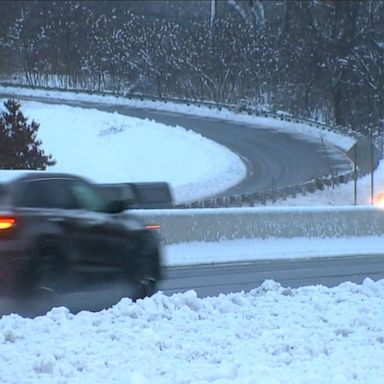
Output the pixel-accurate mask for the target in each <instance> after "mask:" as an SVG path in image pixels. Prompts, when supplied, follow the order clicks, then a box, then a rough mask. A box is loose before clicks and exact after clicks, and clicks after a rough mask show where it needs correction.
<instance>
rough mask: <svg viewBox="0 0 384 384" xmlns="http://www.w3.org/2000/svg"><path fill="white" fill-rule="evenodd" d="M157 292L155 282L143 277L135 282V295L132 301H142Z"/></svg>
mask: <svg viewBox="0 0 384 384" xmlns="http://www.w3.org/2000/svg"><path fill="white" fill-rule="evenodd" d="M157 290H158V286H157V281H156V280H155V279H153V278H151V277H145V278H143V279H140V280H138V281H137V294H136V295H135V297H134V300H138V299H144V298H146V297H150V296H152V295H154V294H155V293H156V292H157Z"/></svg>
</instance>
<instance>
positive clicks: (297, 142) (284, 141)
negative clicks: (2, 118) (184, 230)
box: [3, 95, 352, 196]
mask: <svg viewBox="0 0 384 384" xmlns="http://www.w3.org/2000/svg"><path fill="white" fill-rule="evenodd" d="M3 96H4V97H7V95H3ZM21 99H30V100H34V101H41V102H45V103H55V104H57V103H60V104H66V105H70V106H75V107H83V108H96V109H99V110H102V111H108V112H118V113H121V114H123V115H128V116H133V117H138V118H148V119H153V120H155V121H158V122H160V123H164V124H167V125H170V126H175V125H179V126H182V127H184V128H186V129H190V130H193V131H195V132H197V133H200V134H201V135H203V136H205V137H207V138H209V139H211V140H213V141H216V142H217V143H220V144H222V145H224V146H226V147H227V148H229V149H231V150H232V151H233V152H235V153H236V154H238V155H239V156H240V157H241V158H242V160H243V161H244V163H245V164H246V165H247V170H248V172H247V177H246V178H245V179H244V180H243V181H242V182H241V183H239V184H238V185H236V186H234V187H232V188H230V189H228V190H226V191H223V192H222V193H219V194H218V196H230V195H235V194H247V193H254V192H260V191H265V190H268V189H272V188H278V187H285V186H288V185H296V184H302V183H304V182H306V181H309V180H312V179H314V178H318V177H323V176H326V175H329V174H336V173H338V172H342V171H347V170H351V169H352V167H351V161H350V160H349V159H348V157H347V156H346V155H345V154H344V153H343V152H342V151H341V150H339V149H337V148H336V147H334V146H332V145H327V144H324V143H323V142H322V141H321V140H320V138H306V137H305V136H303V135H295V134H288V133H283V132H278V131H276V130H273V129H267V128H262V127H260V126H258V125H257V124H247V123H241V122H234V121H227V120H222V119H214V118H207V117H199V116H191V115H185V114H180V113H174V112H168V111H156V110H150V109H139V108H133V107H129V106H124V105H108V104H104V103H96V102H85V101H63V100H55V99H52V98H39V97H33V98H32V97H21ZM258 128H259V129H258ZM260 128H262V129H260Z"/></svg>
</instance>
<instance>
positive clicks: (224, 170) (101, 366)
mask: <svg viewBox="0 0 384 384" xmlns="http://www.w3.org/2000/svg"><path fill="white" fill-rule="evenodd" d="M28 92H30V91H28ZM65 97H67V98H68V97H70V96H68V94H65ZM73 97H76V98H79V97H80V96H73ZM102 100H106V99H105V98H102ZM106 101H107V102H112V101H108V100H106ZM116 102H117V101H116ZM118 102H121V100H118ZM155 104H156V103H155ZM161 106H164V105H158V106H157V107H159V108H160V107H161ZM153 107H156V106H154V105H153ZM168 108H172V106H171V107H169V106H168ZM180 108H183V107H182V106H180V105H177V110H178V111H179V112H183V111H182V110H180ZM188 108H189V110H187V109H188ZM188 108H187V107H185V110H184V112H186V113H193V111H191V110H190V109H191V108H192V107H188ZM24 110H25V111H26V114H27V115H28V116H30V117H31V118H34V119H35V120H36V121H38V122H39V123H40V124H41V130H40V137H41V139H42V140H43V149H44V150H46V151H47V152H48V153H52V154H53V155H54V157H55V158H56V160H57V161H58V164H57V166H56V169H57V170H63V171H71V172H76V173H80V174H81V173H86V174H87V175H88V176H90V178H92V179H94V180H96V181H103V182H108V181H111V182H113V181H129V180H130V179H129V178H130V177H132V180H135V179H136V180H142V179H141V178H140V179H138V178H137V175H142V174H143V172H144V171H143V169H145V170H146V171H145V172H144V174H145V175H146V177H148V180H156V179H157V180H164V179H166V180H167V181H169V182H170V183H171V185H172V186H173V188H174V194H175V196H176V198H177V199H180V200H183V199H186V200H188V199H191V198H193V197H195V196H196V197H197V196H199V197H200V196H204V195H206V194H209V193H213V192H215V191H216V190H222V189H224V188H226V187H228V186H229V185H231V184H234V183H236V182H237V181H238V180H239V179H240V178H242V177H243V176H244V173H242V172H243V171H244V168H243V165H242V163H241V162H240V161H239V159H238V158H237V157H236V156H234V155H233V154H231V153H229V152H228V151H227V150H226V149H225V148H222V147H220V146H218V145H216V144H214V143H212V142H209V141H208V140H206V139H203V138H201V137H199V136H198V135H195V134H192V133H191V132H186V131H184V130H183V129H182V128H167V127H164V126H161V125H160V124H155V123H153V122H149V121H140V120H137V119H133V118H129V117H123V116H119V115H116V114H113V115H108V114H106V113H102V112H98V111H95V110H92V111H84V110H81V112H80V110H78V109H75V108H69V107H65V106H48V105H42V104H38V103H31V102H28V103H25V104H24ZM175 110H176V107H175ZM195 113H196V112H195ZM202 113H203V112H202V110H201V109H199V114H200V115H201V114H202ZM206 113H207V115H209V114H214V113H215V114H216V117H220V113H219V112H214V111H212V110H208V109H207V110H206ZM223 113H224V114H225V116H224V115H222V117H224V118H226V119H251V117H249V116H245V115H244V116H243V115H240V116H237V115H236V114H231V113H229V112H223ZM242 121H244V120H242ZM252 121H254V120H253V118H252ZM260 122H261V123H262V124H264V125H265V124H270V125H271V126H273V125H276V124H278V125H279V129H289V130H291V129H293V130H295V132H298V133H300V134H302V133H304V134H307V135H311V134H312V135H320V133H319V132H316V131H315V130H314V128H310V127H305V126H301V125H292V126H289V125H287V123H283V122H276V121H274V120H266V119H263V121H260ZM111 128H117V132H115V133H113V129H111ZM321 135H323V136H325V137H324V138H325V139H326V140H328V141H329V142H333V143H334V144H336V145H338V146H339V147H340V148H344V149H346V148H348V147H349V146H350V145H351V141H350V140H349V139H345V138H340V137H339V136H337V135H334V134H329V135H328V134H327V133H324V132H322V133H321ZM152 137H154V140H153V141H151V138H152ZM76 143H79V146H77V144H76ZM144 143H145V144H146V145H149V146H150V152H149V154H148V153H145V154H143V153H142V151H144V148H142V146H143V147H144ZM80 144H81V145H80ZM84 148H86V150H84ZM81 149H83V150H81ZM125 149H126V151H125ZM128 149H129V150H128ZM138 149H140V150H138ZM176 149H177V150H176ZM196 151H199V152H198V153H199V155H198V156H197V155H196V153H197V152H196ZM130 153H134V156H135V157H133V158H130V157H129V156H130V155H129V154H130ZM165 153H168V154H172V156H169V157H168V156H167V157H166V158H167V161H168V163H167V166H168V167H171V168H170V169H168V170H167V172H168V173H164V169H163V166H164V164H163V163H161V162H160V161H159V160H158V159H160V158H162V156H164V154H165ZM186 153H191V154H192V155H193V156H192V157H193V158H192V160H191V162H190V163H189V162H188V161H187V162H185V161H186V160H188V158H189V155H186ZM213 153H214V155H213ZM148 155H150V156H148ZM200 156H201V159H202V160H201V162H198V163H197V164H196V163H195V162H196V160H197V159H198V158H199V157H200ZM216 156H219V159H220V161H219V162H218V163H214V162H213V161H214V157H216ZM138 159H140V161H138ZM180 163H181V164H182V165H181V164H180ZM131 164H135V165H136V167H137V164H140V167H142V168H140V172H138V174H137V175H136V174H135V172H136V171H135V169H133V168H135V167H133V168H130V166H131ZM211 164H213V165H212V167H211ZM188 167H190V168H188ZM111 169H113V172H112V171H111ZM106 170H107V171H106ZM209 172H211V173H209ZM217 174H220V180H221V179H223V178H224V179H225V182H226V183H227V184H225V185H224V184H222V183H221V182H219V181H218V179H217V178H216V179H215V175H217ZM0 177H4V172H3V173H2V176H1V175H0ZM122 177H123V179H122ZM138 177H140V176H138ZM210 180H212V183H210ZM375 185H376V190H377V191H379V190H380V189H381V188H382V186H383V185H384V168H383V166H382V165H381V166H380V167H379V169H378V170H377V172H376V173H375ZM369 195H370V179H369V177H367V178H365V179H362V180H359V183H358V197H359V203H360V204H368V203H369ZM352 202H353V184H352V183H350V184H346V185H342V186H339V187H337V188H335V189H329V190H326V191H321V192H316V193H314V194H311V195H306V196H300V197H299V198H297V199H289V200H286V201H284V202H282V203H279V204H284V205H314V204H316V205H340V204H342V205H345V204H351V203H352ZM334 240H335V241H336V239H334ZM258 241H261V240H258ZM332 241H333V240H324V239H323V240H321V242H316V240H315V242H311V243H309V242H308V241H307V240H305V239H294V240H292V241H290V242H284V243H280V244H278V242H271V243H270V244H268V243H252V240H250V241H244V243H241V242H238V243H236V242H225V243H221V244H189V246H188V245H185V244H184V245H178V247H179V249H177V248H176V247H177V246H175V248H173V251H172V250H171V249H169V250H167V252H168V255H169V257H170V258H171V256H172V254H171V253H172V252H174V253H177V252H180V251H181V252H182V253H183V255H185V254H186V253H187V252H188V258H189V259H190V261H193V260H195V261H197V262H198V257H199V254H201V253H202V252H204V253H209V254H213V253H215V255H216V261H220V260H222V261H229V260H231V255H232V260H233V255H236V260H240V259H241V257H242V256H243V257H246V258H248V257H249V255H250V254H252V255H253V256H254V257H257V255H256V256H255V249H259V248H257V247H260V246H261V247H264V248H263V249H264V250H265V252H266V253H267V254H268V252H269V258H275V257H276V255H277V257H292V258H294V257H307V256H317V255H318V254H319V252H318V251H319V249H322V250H323V251H324V250H327V252H328V253H329V254H328V255H330V256H334V254H335V253H340V252H346V253H347V254H348V252H352V251H354V250H355V251H356V248H357V249H359V247H361V249H365V250H366V247H367V246H370V247H371V249H372V252H373V251H374V250H375V249H376V250H377V249H379V246H382V247H383V245H381V244H382V243H383V240H382V239H381V238H380V237H377V238H371V239H369V238H363V239H360V238H359V239H348V240H346V239H344V240H341V241H344V243H342V242H338V243H337V244H336V243H333V245H332ZM306 242H307V243H308V244H307V245H306ZM273 244H274V246H275V248H271V247H272V245H273ZM180 247H181V248H180ZM182 247H184V249H183V248H182ZM305 249H307V250H308V252H307V253H305ZM383 249H384V247H383ZM303 250H304V251H303ZM300 251H301V252H300ZM239 255H240V257H239ZM244 255H247V256H244ZM220 257H222V259H220ZM266 257H268V255H267V256H266ZM205 261H206V260H205ZM383 359H384V280H381V281H379V282H373V281H371V280H369V279H367V280H365V281H364V283H363V284H361V285H356V284H352V283H348V282H346V283H344V284H341V285H340V286H338V287H336V288H332V289H328V288H326V287H322V286H313V287H303V288H299V289H290V288H288V287H286V288H283V287H281V286H280V285H279V284H278V283H276V282H273V281H266V282H265V283H264V284H263V285H262V286H260V287H255V289H254V290H252V291H251V292H249V293H233V294H229V295H220V296H218V297H212V298H205V299H199V298H197V297H196V294H195V293H194V292H193V291H190V292H186V293H183V294H176V295H173V296H172V297H167V296H165V295H164V294H162V293H158V294H156V295H155V296H154V297H152V298H149V299H145V300H142V301H138V302H137V303H132V302H131V301H130V300H129V299H123V300H122V301H120V302H119V303H118V304H117V305H115V306H114V307H112V308H110V309H108V310H104V311H101V312H98V313H90V312H85V311H84V312H80V313H79V314H77V315H73V314H70V313H69V311H68V310H67V309H65V308H56V309H53V310H52V311H50V312H49V313H48V314H47V315H46V316H41V317H38V318H35V319H24V318H22V317H20V316H18V315H9V316H4V317H3V318H1V319H0V383H1V384H11V383H14V384H35V383H43V384H44V383H47V384H56V383H58V384H59V383H60V384H64V383H68V384H77V383H92V384H99V383H118V384H152V383H159V384H161V383H166V384H171V383H172V384H179V383H180V384H181V383H183V384H187V383H191V384H203V383H216V384H227V383H236V384H243V383H244V384H251V383H252V384H253V383H261V384H277V383H281V384H291V383H292V384H299V383H303V384H304V383H306V384H321V383H327V384H329V383H331V384H350V383H362V384H376V383H382V382H383V377H384V365H383V364H382V361H383Z"/></svg>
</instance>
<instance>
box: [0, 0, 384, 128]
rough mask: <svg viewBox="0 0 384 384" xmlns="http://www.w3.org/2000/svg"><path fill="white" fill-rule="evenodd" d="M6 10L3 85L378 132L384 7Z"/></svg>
mask: <svg viewBox="0 0 384 384" xmlns="http://www.w3.org/2000/svg"><path fill="white" fill-rule="evenodd" d="M0 7H1V13H0V75H1V78H2V79H3V80H7V81H11V80H13V81H14V82H19V83H20V82H22V83H26V84H29V85H36V86H39V85H40V86H57V87H62V88H81V89H91V90H100V91H112V92H116V93H120V94H129V93H132V94H140V93H141V94H149V95H155V96H161V97H180V98H190V99H198V100H209V101H216V102H229V103H239V102H247V103H251V104H252V105H258V106H261V107H266V108H269V109H271V110H275V111H276V110H284V111H287V112H290V113H293V114H295V115H299V116H304V117H314V118H321V119H324V120H325V121H327V122H328V123H333V124H337V125H344V126H349V127H352V128H353V129H355V130H359V131H362V132H366V131H367V130H369V129H370V128H373V129H374V130H375V131H377V130H378V129H379V128H380V125H383V119H384V2H383V1H373V0H364V1H340V0H337V1H323V0H308V1H261V0H244V1H243V0H201V1H175V0H173V1H171V0H170V1H160V0H158V1H149V0H148V1H2V2H1V3H0ZM381 128H383V127H382V126H381Z"/></svg>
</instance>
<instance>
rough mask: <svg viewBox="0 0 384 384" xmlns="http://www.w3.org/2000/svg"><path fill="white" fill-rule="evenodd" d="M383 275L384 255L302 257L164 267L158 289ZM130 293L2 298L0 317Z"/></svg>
mask: <svg viewBox="0 0 384 384" xmlns="http://www.w3.org/2000/svg"><path fill="white" fill-rule="evenodd" d="M367 277H369V278H371V279H373V280H379V279H383V278H384V255H382V256H371V255H360V256H359V255H357V256H353V257H338V258H319V259H302V260H274V261H257V262H251V263H239V264H216V265H199V266H190V267H177V268H166V269H165V279H164V281H163V282H162V283H161V284H160V290H161V291H162V292H164V294H166V295H172V294H174V293H178V292H185V291H188V290H195V291H196V292H197V294H198V296H199V297H202V298H203V297H207V296H217V295H218V294H220V293H224V294H225V293H231V292H240V291H245V292H248V291H250V290H251V289H254V288H257V287H258V286H260V285H261V284H262V283H263V282H264V281H265V280H269V279H272V280H274V281H276V282H279V283H280V284H281V285H282V286H284V287H291V288H298V287H302V286H306V285H316V284H321V285H324V286H327V287H334V286H336V285H338V284H340V283H342V282H345V281H351V282H355V283H361V282H362V281H363V280H364V279H365V278H367ZM130 292H132V291H131V288H130V287H129V286H122V285H116V286H113V287H103V289H101V288H99V289H95V290H92V291H89V292H84V291H82V292H75V293H71V294H70V293H67V294H62V295H58V297H56V298H55V299H54V300H53V301H52V302H49V303H46V302H42V303H41V302H40V303H35V304H33V305H29V306H28V305H26V306H24V307H22V306H21V307H20V305H19V306H16V304H15V303H13V302H9V301H7V300H0V308H1V311H0V315H1V314H6V313H9V312H16V313H20V314H22V315H25V316H35V315H39V314H44V313H46V311H47V310H49V308H51V307H52V306H60V305H64V306H66V307H68V308H69V309H70V310H71V312H73V313H76V312H79V311H81V310H88V311H99V310H102V309H104V308H108V307H111V306H112V305H114V304H116V303H117V302H118V301H119V300H120V299H121V298H123V297H126V296H127V295H128V296H129V293H130Z"/></svg>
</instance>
